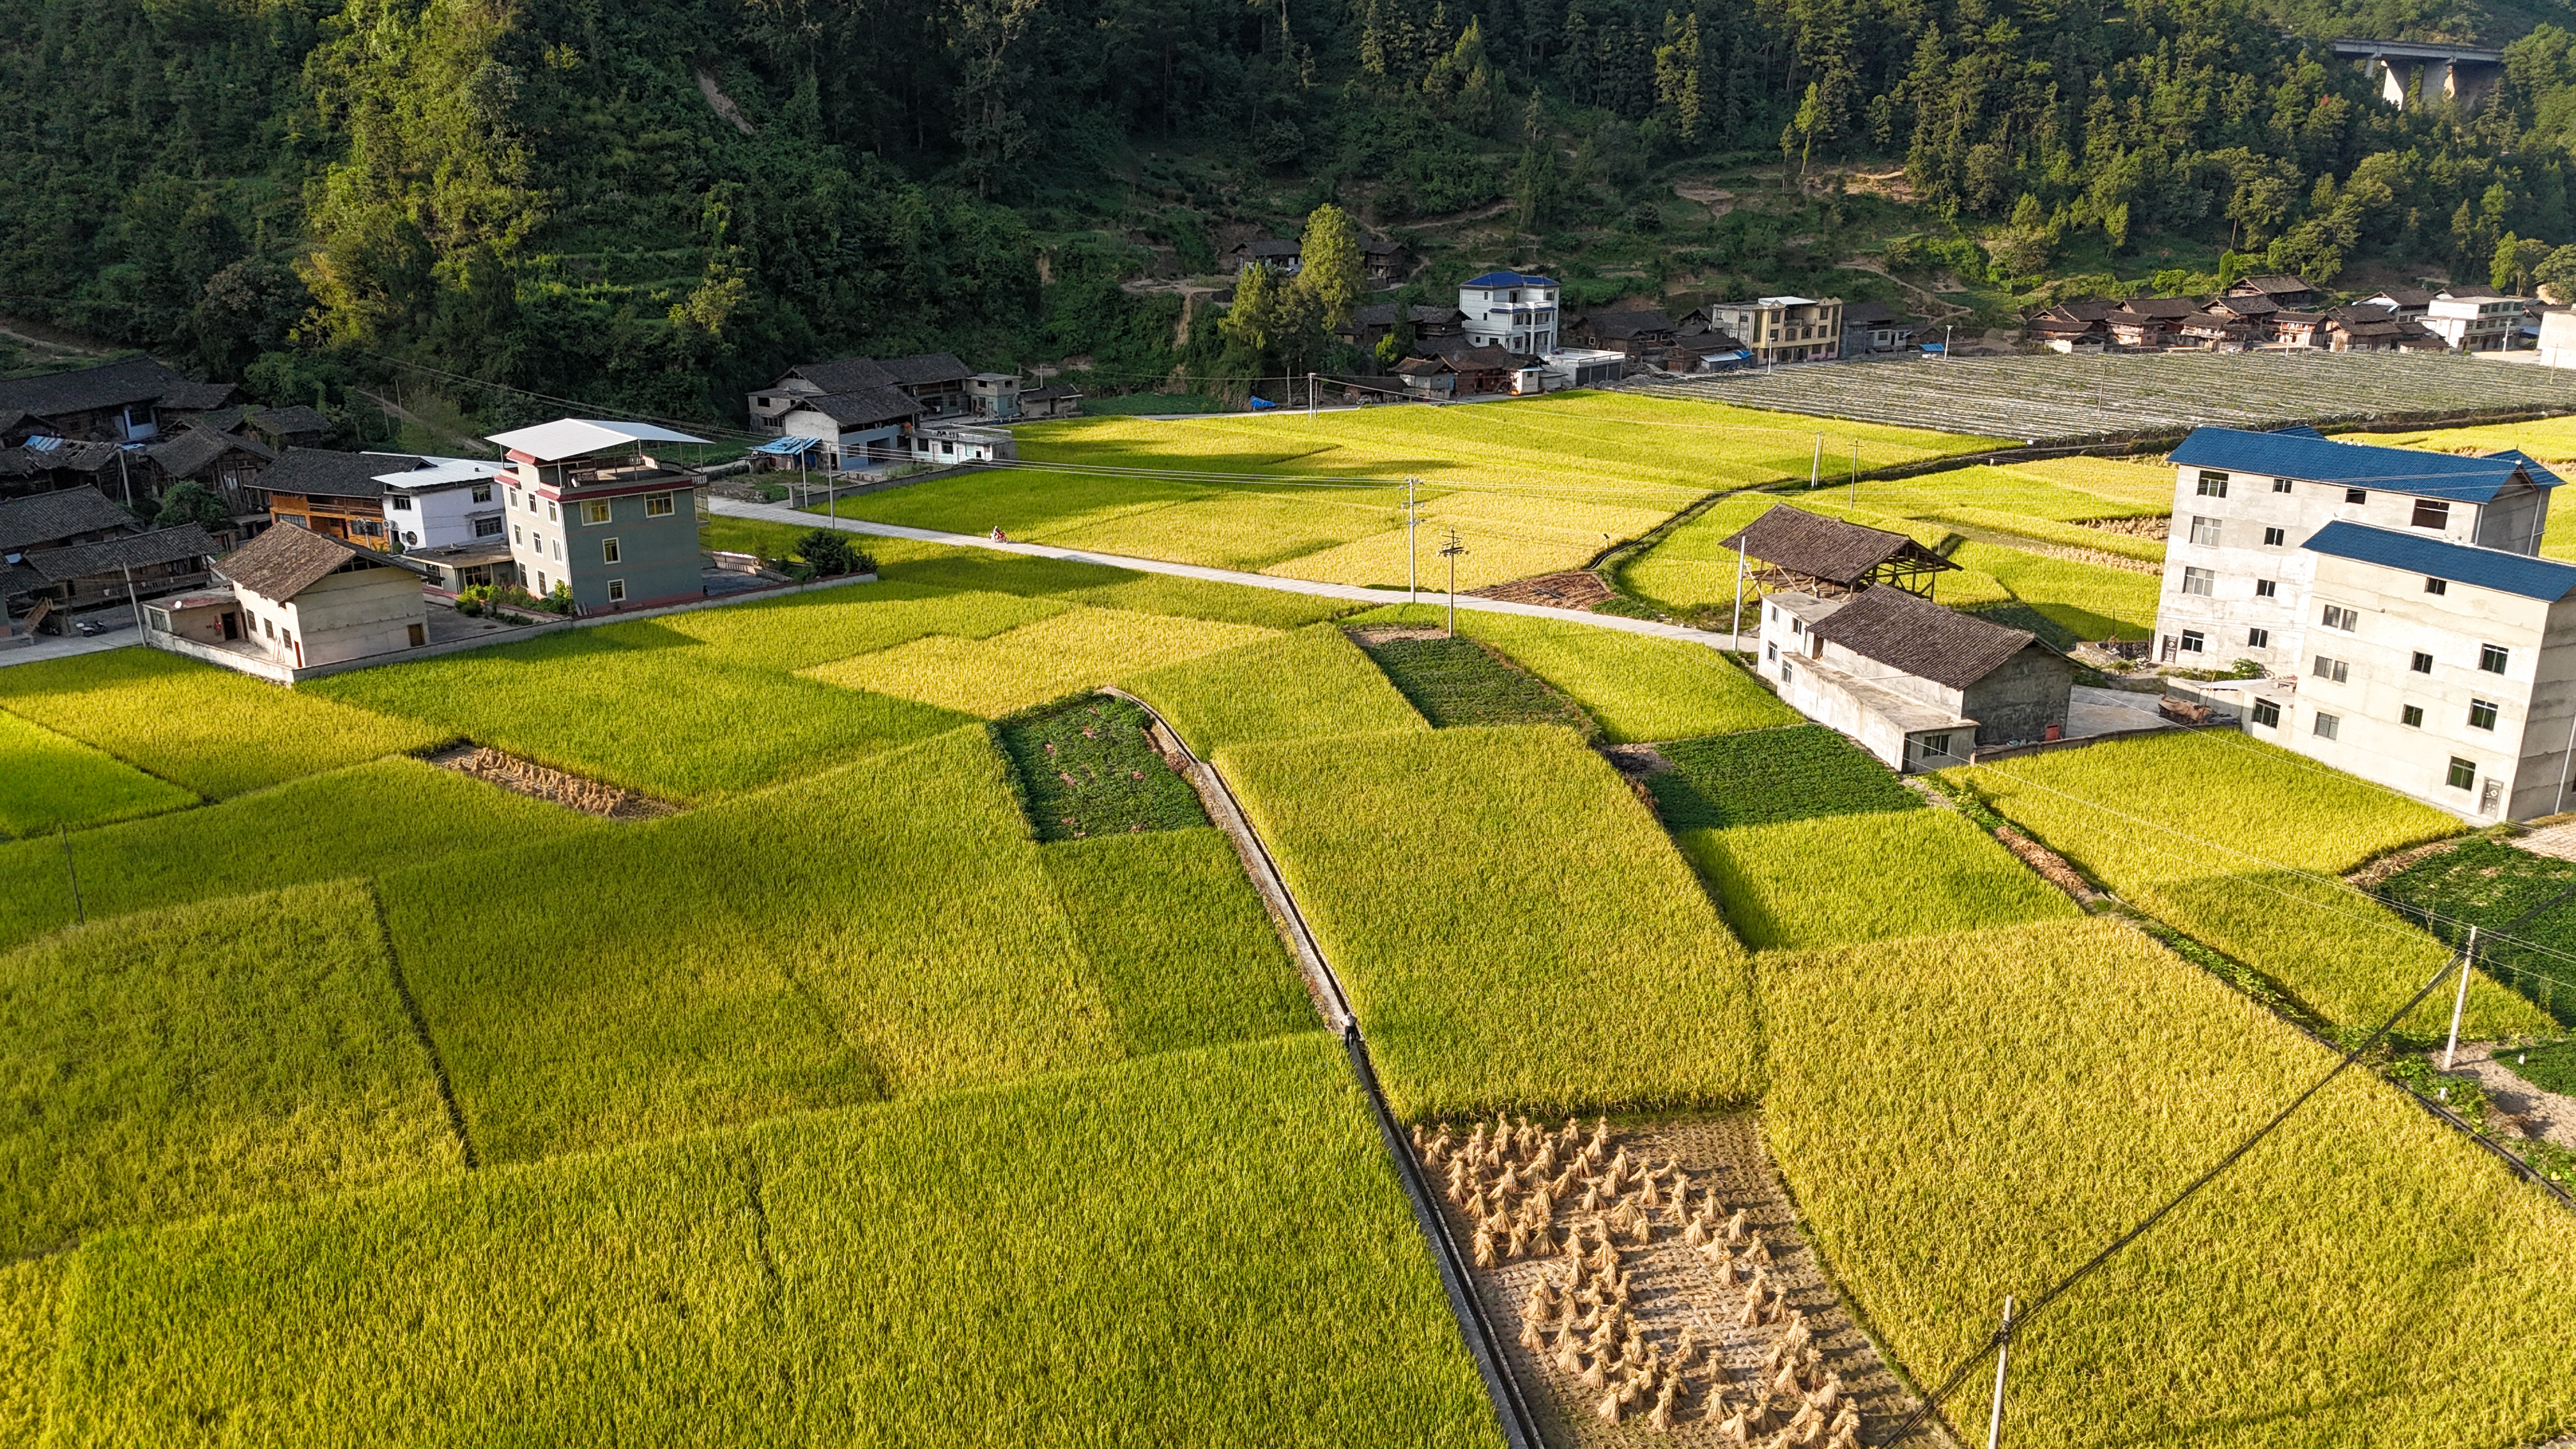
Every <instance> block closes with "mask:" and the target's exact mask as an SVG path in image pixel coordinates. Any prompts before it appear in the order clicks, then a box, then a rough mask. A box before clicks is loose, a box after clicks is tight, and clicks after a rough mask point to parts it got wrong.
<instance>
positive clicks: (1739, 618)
mask: <svg viewBox="0 0 2576 1449" xmlns="http://www.w3.org/2000/svg"><path fill="white" fill-rule="evenodd" d="M1726 632H1727V636H1728V637H1727V641H1726V646H1727V647H1728V648H1730V649H1742V648H1743V647H1744V550H1743V549H1740V548H1739V549H1737V550H1736V551H1735V623H1734V625H1733V626H1732V627H1730V628H1729V629H1728V630H1727V631H1726Z"/></svg>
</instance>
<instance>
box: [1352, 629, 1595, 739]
mask: <svg viewBox="0 0 2576 1449" xmlns="http://www.w3.org/2000/svg"><path fill="white" fill-rule="evenodd" d="M1360 648H1361V649H1362V650H1364V651H1366V653H1367V654H1368V657H1369V658H1371V659H1373V660H1375V661H1376V662H1377V667H1378V668H1380V669H1382V670H1384V671H1386V677H1387V680H1388V682H1390V683H1392V684H1393V685H1394V686H1395V687H1396V689H1397V691H1398V692H1400V693H1401V694H1403V696H1404V697H1405V699H1406V700H1407V701H1408V702H1409V703H1411V704H1412V706H1413V707H1414V708H1415V709H1417V710H1420V711H1421V712H1422V717H1423V718H1424V719H1427V720H1429V721H1431V723H1432V726H1433V727H1434V728H1436V729H1453V728H1456V727H1459V726H1462V725H1521V724H1552V725H1563V726H1565V727H1566V728H1568V729H1572V730H1576V731H1579V732H1581V733H1583V734H1587V735H1588V734H1590V733H1592V721H1590V720H1589V719H1586V718H1584V716H1583V712H1582V711H1581V710H1579V709H1577V708H1575V706H1574V702H1573V701H1572V700H1570V699H1567V698H1566V697H1565V696H1564V695H1561V694H1559V693H1557V692H1556V691H1555V690H1553V689H1550V688H1549V687H1548V685H1547V682H1546V681H1545V680H1542V679H1540V678H1538V677H1537V676H1536V675H1533V674H1531V673H1529V672H1528V671H1526V670H1523V669H1521V668H1519V667H1518V666H1516V665H1514V664H1513V663H1511V661H1509V660H1507V659H1504V658H1503V657H1502V656H1501V655H1499V654H1496V653H1495V652H1494V651H1492V650H1490V649H1487V648H1486V647H1484V646H1483V645H1481V644H1478V643H1477V642H1476V641H1475V640H1473V639H1466V638H1458V639H1386V640H1381V641H1379V642H1376V643H1363V644H1361V645H1360Z"/></svg>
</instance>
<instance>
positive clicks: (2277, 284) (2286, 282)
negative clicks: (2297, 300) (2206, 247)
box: [2228, 277, 2316, 297]
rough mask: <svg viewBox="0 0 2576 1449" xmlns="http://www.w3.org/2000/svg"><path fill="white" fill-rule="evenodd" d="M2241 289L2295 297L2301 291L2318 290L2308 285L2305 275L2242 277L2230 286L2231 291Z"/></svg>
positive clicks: (2260, 293)
mask: <svg viewBox="0 0 2576 1449" xmlns="http://www.w3.org/2000/svg"><path fill="white" fill-rule="evenodd" d="M2239 289H2242V290H2244V291H2246V292H2251V293H2254V294H2256V295H2258V296H2266V297H2281V296H2292V297H2294V296H2297V295H2298V294H2299V293H2301V292H2313V291H2315V290H2316V288H2314V287H2312V286H2309V285H2308V281H2307V279H2306V278H2305V277H2242V278H2239V279H2238V280H2237V283H2236V285H2235V286H2234V287H2230V288H2228V290H2229V291H2231V292H2233V291H2237V290H2239Z"/></svg>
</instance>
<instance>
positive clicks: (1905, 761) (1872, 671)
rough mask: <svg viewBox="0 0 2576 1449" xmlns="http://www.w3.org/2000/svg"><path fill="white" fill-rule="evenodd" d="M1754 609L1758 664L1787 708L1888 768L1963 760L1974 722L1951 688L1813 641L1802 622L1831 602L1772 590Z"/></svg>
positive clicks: (1829, 608)
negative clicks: (1842, 737) (1839, 734)
mask: <svg viewBox="0 0 2576 1449" xmlns="http://www.w3.org/2000/svg"><path fill="white" fill-rule="evenodd" d="M1758 607H1759V609H1760V611H1761V624H1760V638H1761V660H1762V662H1761V670H1762V673H1763V675H1764V676H1765V677H1766V678H1768V679H1770V680H1771V681H1772V682H1773V683H1774V684H1776V685H1777V686H1778V687H1779V690H1780V697H1781V698H1782V699H1783V700H1786V701H1787V702H1788V704H1789V707H1790V708H1792V709H1795V710H1796V711H1798V712H1799V713H1800V714H1803V715H1805V716H1806V717H1807V718H1809V719H1811V720H1814V721H1815V722H1816V723H1818V724H1820V725H1823V726H1825V727H1826V728H1828V729H1834V730H1840V731H1841V732H1842V733H1844V734H1846V735H1848V736H1850V737H1851V738H1852V740H1853V741H1854V742H1855V743H1857V744H1858V745H1859V746H1860V747H1861V748H1862V749H1863V750H1866V751H1867V752H1869V754H1870V755H1872V756H1874V757H1875V758H1876V759H1877V760H1878V761H1879V763H1881V764H1883V765H1885V766H1887V767H1888V768H1889V769H1891V770H1897V771H1906V770H1914V769H1935V770H1937V769H1940V768H1942V767H1944V766H1948V765H1956V764H1964V763H1966V761H1967V760H1968V758H1969V756H1970V753H1971V751H1973V750H1974V749H1975V745H1976V735H1977V722H1976V721H1975V720H1972V719H1968V718H1966V717H1964V716H1962V715H1961V714H1960V713H1959V691H1957V690H1955V689H1951V688H1949V687H1947V686H1946V685H1942V684H1938V683H1935V682H1934V681H1932V680H1928V679H1920V678H1917V677H1915V676H1913V675H1908V674H1899V673H1897V672H1895V671H1894V670H1891V669H1889V668H1888V667H1887V666H1886V665H1884V664H1881V663H1879V662H1878V661H1876V660H1874V659H1866V658H1863V657H1862V656H1860V655H1858V654H1854V653H1853V652H1851V651H1850V650H1848V649H1845V648H1844V647H1842V646H1841V645H1839V644H1832V643H1827V642H1825V641H1822V640H1819V639H1818V638H1817V637H1816V636H1815V634H1814V632H1813V631H1812V630H1811V629H1810V627H1809V625H1810V623H1811V622H1812V621H1814V620H1816V619H1821V618H1824V617H1827V616H1830V615H1831V614H1832V613H1833V611H1834V609H1835V608H1837V607H1839V601H1835V600H1823V599H1817V598H1815V597H1813V596H1812V595H1807V594H1800V593H1780V594H1774V595H1771V596H1770V597H1768V598H1766V599H1764V600H1763V601H1762V603H1761V604H1760V605H1759V606H1758ZM1819 646H1821V647H1819Z"/></svg>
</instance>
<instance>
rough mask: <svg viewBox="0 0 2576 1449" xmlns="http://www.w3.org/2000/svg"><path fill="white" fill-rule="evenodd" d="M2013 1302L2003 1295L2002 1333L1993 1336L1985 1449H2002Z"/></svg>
mask: <svg viewBox="0 0 2576 1449" xmlns="http://www.w3.org/2000/svg"><path fill="white" fill-rule="evenodd" d="M2012 1330H2013V1301H2012V1295H2011V1294H2009V1293H2007V1294H2005V1295H2004V1331H2003V1332H2002V1333H2000V1334H1997V1335H1996V1336H1995V1408H1994V1412H1993V1413H1992V1414H1991V1415H1989V1416H1988V1417H1987V1419H1986V1449H2002V1445H2003V1442H2004V1365H2005V1363H2006V1361H2007V1360H2008V1359H2010V1357H2011V1356H2012Z"/></svg>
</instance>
